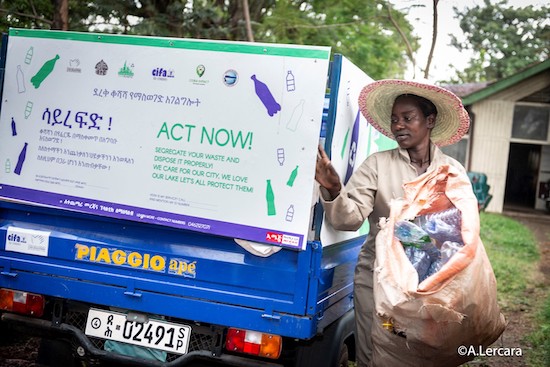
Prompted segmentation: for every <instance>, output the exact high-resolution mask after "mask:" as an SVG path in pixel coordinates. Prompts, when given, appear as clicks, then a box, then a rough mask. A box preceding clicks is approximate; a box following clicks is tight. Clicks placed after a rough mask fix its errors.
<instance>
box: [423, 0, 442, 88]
mask: <svg viewBox="0 0 550 367" xmlns="http://www.w3.org/2000/svg"><path fill="white" fill-rule="evenodd" d="M433 2H434V16H433V28H432V29H433V31H432V47H431V48H430V54H429V55H428V60H427V61H426V69H424V78H425V79H428V77H429V76H430V65H431V63H432V58H433V56H434V49H435V41H436V40H437V3H439V0H433Z"/></svg>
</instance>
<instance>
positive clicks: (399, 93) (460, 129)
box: [315, 80, 473, 367]
mask: <svg viewBox="0 0 550 367" xmlns="http://www.w3.org/2000/svg"><path fill="white" fill-rule="evenodd" d="M359 108H360V110H361V112H362V114H363V115H364V116H365V118H366V119H367V120H368V121H369V123H370V124H371V125H372V126H373V127H374V128H376V129H377V130H378V131H380V132H381V133H382V134H384V135H386V136H388V137H390V138H392V139H394V140H396V141H397V144H398V148H396V149H393V150H389V151H384V152H378V153H375V154H372V155H370V156H369V157H368V158H367V159H366V160H365V161H364V162H363V163H362V164H361V166H360V167H359V168H358V169H357V170H356V171H355V172H354V174H353V175H352V176H351V178H350V180H349V181H348V183H347V184H346V185H345V186H343V185H342V184H341V181H340V178H339V176H338V174H337V172H336V171H335V170H334V168H333V167H332V165H331V162H330V160H329V158H328V156H327V154H326V153H325V151H324V150H323V149H322V148H321V147H319V157H318V159H317V166H316V173H315V179H316V180H317V182H319V184H320V191H321V202H322V204H323V207H324V210H325V215H326V219H327V220H328V221H329V222H330V224H331V225H332V226H333V227H334V228H335V229H338V230H350V231H354V230H357V229H358V228H359V227H361V225H362V224H363V222H364V221H365V220H367V219H368V221H369V224H370V234H369V236H368V238H367V241H366V242H365V244H364V245H363V247H362V249H361V252H360V253H359V258H358V262H357V266H356V269H355V279H354V302H355V314H356V324H357V340H356V346H357V366H358V367H365V366H370V365H371V360H372V341H371V326H372V319H373V308H374V301H373V294H372V286H373V264H374V258H375V247H374V243H375V237H376V234H377V233H378V228H377V223H378V220H379V218H380V217H388V216H389V213H390V200H391V199H394V198H399V197H401V196H403V188H402V185H403V184H404V183H405V182H409V181H411V180H412V179H414V178H415V177H417V176H418V175H421V174H424V173H425V172H427V171H432V170H434V169H436V167H438V166H439V165H443V164H449V165H453V166H456V167H460V170H461V172H463V174H464V175H465V176H466V171H465V170H464V167H462V165H461V164H460V163H459V162H457V161H456V160H454V159H453V158H451V157H449V156H447V155H445V154H444V153H443V152H442V151H441V150H440V149H439V148H438V146H443V145H450V144H453V143H456V142H457V141H459V140H460V139H461V137H462V136H463V135H464V134H465V133H466V132H467V131H468V126H469V121H470V119H469V116H468V113H467V112H466V110H465V109H464V107H463V106H462V103H461V101H460V99H459V98H458V97H457V96H455V95H454V94H452V93H451V92H449V91H447V90H445V89H442V88H439V87H436V86H433V85H428V84H422V83H417V82H408V81H402V80H381V81H377V82H374V83H371V84H369V85H367V86H366V87H364V88H363V90H362V91H361V94H360V96H359ZM466 178H467V176H466ZM472 195H473V193H472Z"/></svg>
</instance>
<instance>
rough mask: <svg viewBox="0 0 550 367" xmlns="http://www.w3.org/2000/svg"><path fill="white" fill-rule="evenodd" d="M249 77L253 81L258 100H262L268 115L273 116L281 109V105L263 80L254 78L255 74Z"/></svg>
mask: <svg viewBox="0 0 550 367" xmlns="http://www.w3.org/2000/svg"><path fill="white" fill-rule="evenodd" d="M250 79H252V80H253V81H254V90H255V91H256V95H257V96H258V97H259V98H260V101H262V103H263V104H264V106H265V108H266V109H267V114H268V115H269V116H273V115H274V114H276V113H277V112H279V111H280V110H281V105H280V104H279V103H277V101H276V100H275V98H274V97H273V94H271V91H270V90H269V88H268V86H267V85H266V84H265V83H264V82H262V81H260V80H258V79H257V78H256V74H254V75H252V76H251V77H250Z"/></svg>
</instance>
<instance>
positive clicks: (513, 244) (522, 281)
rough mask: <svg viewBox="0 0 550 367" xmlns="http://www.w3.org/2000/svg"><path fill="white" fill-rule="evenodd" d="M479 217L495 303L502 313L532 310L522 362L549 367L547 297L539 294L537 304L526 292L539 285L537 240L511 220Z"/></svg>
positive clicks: (488, 215)
mask: <svg viewBox="0 0 550 367" xmlns="http://www.w3.org/2000/svg"><path fill="white" fill-rule="evenodd" d="M480 215H481V229H480V233H481V239H482V241H483V244H484V246H485V249H486V250H487V254H488V256H489V259H490V260H491V265H492V267H493V271H494V273H495V277H496V279H497V286H498V300H499V304H500V306H501V308H502V310H503V311H504V312H506V311H517V310H522V309H523V307H524V306H530V308H531V309H533V310H535V317H534V320H535V322H534V325H535V326H534V328H533V330H532V331H531V333H530V334H529V335H527V336H526V337H525V339H526V340H527V341H528V342H529V344H531V348H530V349H529V350H527V351H525V354H526V359H527V361H528V365H529V366H532V367H542V366H550V294H548V291H547V290H546V291H543V292H545V293H543V297H546V299H544V298H543V301H542V302H540V298H538V297H533V296H529V292H527V291H528V290H529V289H533V288H537V287H539V286H540V285H541V284H540V282H539V280H538V279H537V274H538V272H537V270H538V269H537V267H538V260H539V248H538V244H537V241H536V239H535V237H534V236H533V234H532V233H531V232H530V230H529V229H528V228H527V227H525V226H524V225H523V224H521V223H519V222H517V221H515V220H513V219H510V218H507V217H504V216H502V215H499V214H492V213H485V212H482V213H480ZM531 294H532V293H531Z"/></svg>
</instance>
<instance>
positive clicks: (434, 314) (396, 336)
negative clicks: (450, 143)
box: [372, 165, 506, 367]
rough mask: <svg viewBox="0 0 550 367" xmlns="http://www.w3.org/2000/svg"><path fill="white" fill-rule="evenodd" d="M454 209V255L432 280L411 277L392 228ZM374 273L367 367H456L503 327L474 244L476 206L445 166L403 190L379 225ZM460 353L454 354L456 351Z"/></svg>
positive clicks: (489, 272) (462, 179)
mask: <svg viewBox="0 0 550 367" xmlns="http://www.w3.org/2000/svg"><path fill="white" fill-rule="evenodd" d="M453 207H456V208H457V209H458V210H460V212H461V215H462V225H461V229H460V231H461V235H462V240H463V243H464V246H463V247H462V248H460V250H459V251H458V252H456V253H455V254H454V255H453V256H452V257H451V258H450V259H449V260H448V261H447V263H445V265H443V266H442V267H441V269H440V270H439V271H438V272H436V273H435V274H433V275H431V276H429V277H428V278H426V279H425V280H424V281H422V282H421V283H419V280H418V273H417V271H416V269H415V268H414V267H413V265H412V264H411V262H410V261H409V259H408V258H407V256H406V255H405V251H404V249H403V245H402V244H401V243H400V242H399V240H397V239H396V238H395V237H394V226H395V223H396V222H397V221H401V220H413V219H414V218H415V217H417V216H419V215H424V214H428V213H433V212H440V211H443V210H447V209H450V208H453ZM380 226H381V230H380V232H379V233H378V235H377V238H376V261H375V269H374V289H373V290H374V302H375V310H376V314H375V315H374V320H373V330H372V340H373V362H374V365H375V366H414V367H418V366H423V367H429V366H446V367H448V366H458V365H460V364H462V363H465V362H467V361H468V360H471V359H473V358H474V356H473V353H472V354H471V355H464V354H468V353H464V350H465V349H464V348H460V347H466V348H468V349H467V350H471V348H475V350H476V351H479V350H480V348H485V347H487V346H489V345H491V344H492V343H493V342H494V341H495V340H496V339H498V337H499V336H500V335H501V334H502V332H503V331H504V329H505V326H506V322H505V319H504V316H503V315H502V313H501V312H500V308H499V306H498V304H497V296H496V280H495V276H494V273H493V269H492V267H491V264H490V262H489V259H488V257H487V254H486V252H485V248H484V246H483V243H482V242H481V239H480V237H479V212H478V205H477V199H476V197H475V195H474V194H473V192H472V187H471V184H470V182H469V179H468V178H467V177H466V175H464V174H462V173H460V172H459V170H458V169H457V168H456V167H453V166H449V165H445V166H442V167H440V168H439V169H437V170H436V171H434V172H431V173H426V174H424V175H421V176H419V177H418V178H417V179H416V180H414V181H412V182H409V183H406V184H405V185H404V197H403V198H401V199H397V200H394V201H393V202H392V203H391V210H390V217H389V218H381V220H380ZM459 348H460V349H459Z"/></svg>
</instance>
